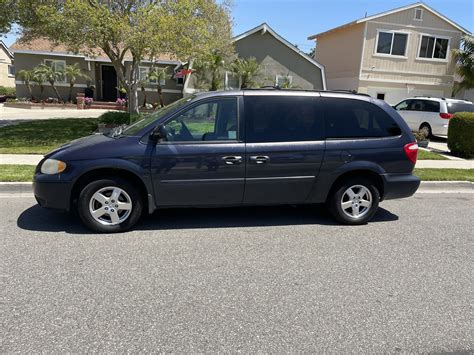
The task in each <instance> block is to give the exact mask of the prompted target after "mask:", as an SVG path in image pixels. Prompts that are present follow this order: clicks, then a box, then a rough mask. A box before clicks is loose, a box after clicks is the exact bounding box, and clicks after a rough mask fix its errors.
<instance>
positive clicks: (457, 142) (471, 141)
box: [448, 112, 474, 159]
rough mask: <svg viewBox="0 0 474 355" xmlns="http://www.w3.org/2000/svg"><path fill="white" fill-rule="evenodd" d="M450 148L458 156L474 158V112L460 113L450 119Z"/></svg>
mask: <svg viewBox="0 0 474 355" xmlns="http://www.w3.org/2000/svg"><path fill="white" fill-rule="evenodd" d="M448 148H449V149H450V150H451V153H453V154H454V155H456V156H459V157H462V158H467V159H471V158H474V112H458V113H456V114H455V115H454V117H453V118H451V119H450V121H449V127H448Z"/></svg>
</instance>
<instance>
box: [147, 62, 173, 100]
mask: <svg viewBox="0 0 474 355" xmlns="http://www.w3.org/2000/svg"><path fill="white" fill-rule="evenodd" d="M169 77H170V76H169V75H168V73H167V72H166V68H156V67H155V68H152V69H151V70H150V72H149V73H148V81H149V82H156V89H157V90H158V97H159V99H160V107H165V102H164V100H163V87H162V86H161V83H160V82H161V81H162V80H166V79H169Z"/></svg>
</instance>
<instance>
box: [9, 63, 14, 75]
mask: <svg viewBox="0 0 474 355" xmlns="http://www.w3.org/2000/svg"><path fill="white" fill-rule="evenodd" d="M8 75H9V76H15V66H13V65H11V64H9V65H8Z"/></svg>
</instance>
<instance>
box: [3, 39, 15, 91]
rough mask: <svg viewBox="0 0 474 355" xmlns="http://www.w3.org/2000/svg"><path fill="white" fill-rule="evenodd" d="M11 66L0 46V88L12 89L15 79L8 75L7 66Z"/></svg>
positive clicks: (8, 57)
mask: <svg viewBox="0 0 474 355" xmlns="http://www.w3.org/2000/svg"><path fill="white" fill-rule="evenodd" d="M11 64H12V60H11V59H10V56H9V55H8V54H7V53H5V51H4V50H3V48H2V47H1V46H0V86H5V87H14V86H15V77H14V76H11V75H8V66H9V65H11Z"/></svg>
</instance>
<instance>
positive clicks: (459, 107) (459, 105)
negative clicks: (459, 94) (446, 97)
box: [448, 102, 474, 113]
mask: <svg viewBox="0 0 474 355" xmlns="http://www.w3.org/2000/svg"><path fill="white" fill-rule="evenodd" d="M448 112H449V113H456V112H474V104H470V103H467V102H452V103H448Z"/></svg>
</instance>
